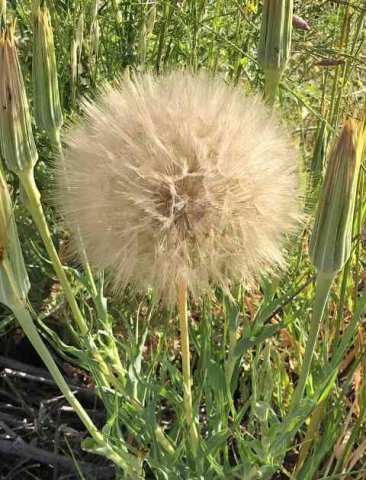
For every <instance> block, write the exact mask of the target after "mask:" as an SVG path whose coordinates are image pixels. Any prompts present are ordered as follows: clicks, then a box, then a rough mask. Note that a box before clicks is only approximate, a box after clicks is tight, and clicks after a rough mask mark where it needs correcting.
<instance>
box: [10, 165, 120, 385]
mask: <svg viewBox="0 0 366 480" xmlns="http://www.w3.org/2000/svg"><path fill="white" fill-rule="evenodd" d="M17 175H18V177H19V179H20V181H21V182H22V185H23V187H24V190H25V192H26V194H27V200H28V204H27V207H28V209H29V211H30V213H31V215H32V217H33V220H34V222H35V224H36V226H37V229H38V231H39V234H40V235H41V238H42V240H43V243H44V245H45V247H46V250H47V252H48V255H49V257H50V259H51V262H52V265H53V268H54V269H55V272H56V274H57V276H58V278H59V280H60V283H61V286H62V288H63V291H64V293H65V296H66V299H67V301H68V303H69V305H70V309H71V312H72V314H73V316H74V318H75V321H76V323H77V326H78V328H79V331H80V334H81V337H83V338H84V339H87V343H88V347H89V348H90V351H91V354H92V357H93V360H94V362H96V363H97V364H98V365H99V368H98V372H99V377H100V381H101V382H102V384H103V385H104V386H107V387H108V386H109V380H110V379H111V378H113V375H111V374H110V371H109V368H108V365H107V364H106V363H105V361H104V360H103V358H102V357H101V355H100V353H99V351H98V348H97V346H96V345H95V342H94V340H93V339H92V338H91V335H90V333H89V330H90V329H89V327H88V325H87V323H86V321H85V319H84V317H83V315H82V314H81V311H80V309H79V306H78V304H77V302H76V300H75V297H74V293H73V291H72V288H71V285H70V283H69V281H68V279H67V276H66V273H65V271H64V269H63V266H62V264H61V262H60V259H59V257H58V254H57V252H56V249H55V246H54V244H53V241H52V238H51V234H50V231H49V229H48V225H47V221H46V218H45V215H44V212H43V208H42V204H41V201H40V197H41V195H40V193H39V190H38V188H37V185H36V183H35V180H34V175H33V167H29V168H27V169H25V170H22V171H19V172H17ZM107 379H109V380H107Z"/></svg>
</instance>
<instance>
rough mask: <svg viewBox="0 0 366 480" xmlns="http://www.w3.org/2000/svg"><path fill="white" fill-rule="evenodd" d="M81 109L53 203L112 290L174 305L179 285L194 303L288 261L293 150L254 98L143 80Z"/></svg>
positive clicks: (175, 79)
mask: <svg viewBox="0 0 366 480" xmlns="http://www.w3.org/2000/svg"><path fill="white" fill-rule="evenodd" d="M83 110H84V116H83V118H82V119H81V120H79V121H78V122H77V123H75V124H74V125H73V126H72V127H71V128H70V129H69V130H68V132H67V133H66V135H65V139H64V140H65V144H66V153H65V157H64V159H63V161H61V160H60V161H59V164H58V182H57V183H58V187H57V191H58V203H59V205H60V208H61V210H62V213H63V215H64V218H65V220H66V222H67V223H68V224H69V225H70V226H71V227H72V230H73V231H74V232H78V235H80V237H81V239H82V243H83V246H84V248H85V250H86V253H87V256H88V258H89V260H90V262H91V264H92V265H94V266H95V267H98V268H102V269H107V270H109V271H110V272H111V274H112V277H113V281H114V285H115V287H116V288H117V289H119V290H122V289H124V288H125V287H126V286H127V285H129V286H130V287H131V288H133V289H134V290H135V291H137V292H146V290H147V289H149V288H153V290H154V291H155V293H156V295H157V296H158V297H159V298H160V299H161V300H163V301H164V302H165V303H167V304H172V303H174V302H175V300H176V291H177V283H178V282H179V281H181V280H183V281H185V282H186V284H187V287H188V289H189V291H190V292H191V294H192V295H193V296H194V297H195V298H197V297H198V296H200V295H202V294H203V293H205V292H208V291H209V290H210V287H211V285H218V286H220V287H221V288H223V289H224V290H225V291H227V292H228V291H229V288H230V286H231V285H232V284H233V283H237V282H244V283H245V284H247V285H250V284H251V283H252V282H253V280H254V279H255V278H256V276H257V275H258V273H259V272H260V271H261V270H263V269H272V268H273V267H274V266H275V265H282V264H283V254H282V245H283V240H284V235H285V234H286V233H288V232H290V231H291V230H292V228H293V227H294V225H295V224H296V222H297V220H298V218H299V206H298V205H299V202H298V201H297V199H298V196H299V191H298V190H299V186H298V185H299V182H298V169H297V162H296V151H295V150H294V148H293V146H291V145H290V143H289V141H288V137H287V135H286V133H285V132H284V131H283V129H282V128H281V127H279V126H278V124H277V121H276V119H275V118H273V114H272V113H271V112H270V111H269V110H268V109H267V108H266V107H264V106H263V104H262V103H261V101H260V100H259V99H258V98H254V97H253V98H249V97H245V95H244V94H243V92H242V90H241V89H240V88H239V87H237V88H235V87H232V86H229V85H227V84H226V83H225V82H224V81H223V80H220V79H212V78H209V77H208V76H206V75H204V74H199V75H190V74H184V73H179V72H176V73H172V74H170V75H168V76H166V77H158V78H155V77H153V76H151V75H148V74H145V75H141V76H137V77H135V78H134V79H133V80H130V79H124V80H121V81H120V83H119V85H118V86H117V87H111V86H106V87H104V88H103V91H102V92H101V94H100V95H99V97H98V98H97V99H96V100H95V101H85V102H84V104H83ZM75 236H76V235H75ZM74 245H75V248H76V249H77V245H78V242H77V241H75V242H74Z"/></svg>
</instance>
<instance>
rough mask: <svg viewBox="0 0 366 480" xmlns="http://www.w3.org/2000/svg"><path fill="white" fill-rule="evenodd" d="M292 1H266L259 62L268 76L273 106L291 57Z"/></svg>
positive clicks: (267, 89)
mask: <svg viewBox="0 0 366 480" xmlns="http://www.w3.org/2000/svg"><path fill="white" fill-rule="evenodd" d="M292 11H293V0H264V2H263V11H262V19H261V30H260V39H259V48H258V62H259V65H260V67H261V68H262V70H263V71H264V75H265V81H266V84H265V97H267V99H268V101H270V102H273V101H274V99H275V95H276V91H277V87H278V85H279V83H280V80H281V76H282V73H283V71H284V69H285V67H286V64H287V61H288V59H289V56H290V49H291V35H292Z"/></svg>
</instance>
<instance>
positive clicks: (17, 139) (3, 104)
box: [0, 25, 38, 172]
mask: <svg viewBox="0 0 366 480" xmlns="http://www.w3.org/2000/svg"><path fill="white" fill-rule="evenodd" d="M0 72H1V76H2V80H1V82H0V148H1V152H2V155H3V157H4V159H5V162H6V164H7V166H8V168H9V169H10V170H12V171H14V172H17V171H21V170H24V169H25V168H27V167H30V166H32V165H34V164H35V163H36V161H37V158H38V154H37V149H36V146H35V143H34V138H33V132H32V125H31V120H30V115H29V109H28V101H27V96H26V93H25V88H24V82H23V77H22V72H21V69H20V65H19V60H18V54H17V50H16V47H15V42H14V31H13V26H12V25H8V26H7V27H5V28H1V29H0Z"/></svg>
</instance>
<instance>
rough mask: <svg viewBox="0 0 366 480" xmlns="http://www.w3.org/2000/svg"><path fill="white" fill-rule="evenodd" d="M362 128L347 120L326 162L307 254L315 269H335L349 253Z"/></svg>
mask: <svg viewBox="0 0 366 480" xmlns="http://www.w3.org/2000/svg"><path fill="white" fill-rule="evenodd" d="M364 140H365V130H364V128H360V129H359V130H358V128H357V124H356V123H355V121H354V120H347V122H346V123H345V125H344V127H343V130H342V133H341V136H340V138H339V139H338V141H337V142H336V144H335V146H334V147H333V150H332V152H331V155H330V157H329V160H328V165H327V169H326V173H325V177H324V182H323V185H322V190H321V193H320V198H319V202H318V206H317V210H316V216H315V223H314V228H313V232H312V235H311V239H310V256H311V259H312V262H313V264H314V266H315V267H316V269H317V271H318V272H337V271H338V270H340V269H341V268H342V267H343V265H344V264H345V263H346V262H347V260H348V258H349V256H350V253H351V243H352V226H353V216H354V210H355V202H356V190H357V179H358V174H359V170H360V165H361V158H362V150H363V144H364Z"/></svg>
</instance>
